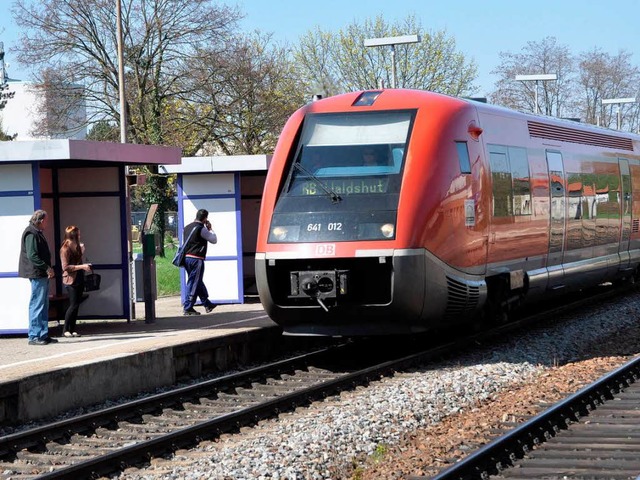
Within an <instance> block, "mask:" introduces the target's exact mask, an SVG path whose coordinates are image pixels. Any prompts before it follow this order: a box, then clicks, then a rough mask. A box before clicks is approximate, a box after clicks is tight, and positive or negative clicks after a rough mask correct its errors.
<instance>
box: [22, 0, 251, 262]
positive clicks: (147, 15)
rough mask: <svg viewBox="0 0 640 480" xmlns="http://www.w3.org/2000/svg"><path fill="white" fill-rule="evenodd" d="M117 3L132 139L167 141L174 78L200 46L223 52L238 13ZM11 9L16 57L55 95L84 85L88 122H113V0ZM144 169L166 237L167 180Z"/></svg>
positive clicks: (192, 5) (159, 1)
mask: <svg viewBox="0 0 640 480" xmlns="http://www.w3.org/2000/svg"><path fill="white" fill-rule="evenodd" d="M122 1H123V5H122V23H123V43H124V48H123V50H124V64H125V68H126V82H125V83H126V85H125V86H126V102H125V108H126V110H127V118H128V121H129V124H128V125H127V126H126V127H127V131H128V138H129V139H130V141H131V142H133V143H141V144H166V143H167V137H168V134H167V132H168V131H172V126H171V125H172V119H171V118H170V117H169V116H168V115H167V113H168V111H169V107H170V106H171V105H173V104H175V102H177V101H179V99H180V98H181V95H183V94H184V93H185V92H183V91H181V90H180V88H177V86H178V85H179V84H180V79H181V78H182V77H183V76H185V75H188V73H189V70H190V63H191V61H192V59H193V58H194V57H196V56H197V55H198V54H199V52H201V51H202V49H203V48H206V49H207V50H208V51H210V52H212V51H218V52H220V51H222V46H224V45H225V43H226V42H227V40H228V38H229V37H230V36H231V32H232V30H233V29H234V28H235V26H236V23H237V20H238V19H239V18H240V14H239V12H238V10H237V9H236V8H231V7H227V6H224V5H218V4H216V3H214V2H213V1H212V0H189V1H184V0H122ZM12 12H13V16H14V18H15V21H16V23H17V24H18V25H19V26H20V27H21V29H22V31H23V32H24V33H23V34H22V38H21V43H20V46H19V48H18V52H17V54H18V60H19V61H20V62H21V63H23V64H27V65H31V66H33V67H34V68H35V69H36V78H37V79H39V83H40V84H42V85H44V86H45V88H46V87H47V86H54V87H55V88H56V98H57V99H61V98H62V97H63V96H64V94H65V92H66V94H67V95H70V96H74V95H76V94H77V85H82V86H83V88H84V90H85V95H86V98H87V104H88V106H89V110H88V111H89V117H88V121H89V122H97V121H108V122H109V121H111V122H113V123H115V124H119V121H120V115H119V97H118V90H119V89H118V65H117V60H116V58H117V55H116V50H117V49H116V43H117V42H116V12H115V8H114V5H113V1H107V0H43V1H41V2H31V1H30V0H16V1H15V2H14V4H13V8H12ZM47 72H55V78H56V81H54V82H51V81H48V79H47V78H46V75H43V74H46V73H47ZM182 85H184V84H182ZM172 140H173V139H172ZM148 173H150V174H151V175H150V178H149V182H148V183H149V185H150V188H149V190H148V192H147V193H148V196H149V199H150V202H157V203H159V209H158V215H156V217H155V227H156V229H157V230H158V231H159V232H160V233H161V235H164V230H165V226H164V211H163V208H164V205H166V204H167V203H169V200H170V198H167V199H165V198H164V196H167V195H169V194H167V191H168V190H167V188H166V184H167V182H166V179H164V178H158V176H157V175H155V174H154V172H148ZM165 200H166V201H165ZM163 253H164V251H162V252H161V255H162V254H163Z"/></svg>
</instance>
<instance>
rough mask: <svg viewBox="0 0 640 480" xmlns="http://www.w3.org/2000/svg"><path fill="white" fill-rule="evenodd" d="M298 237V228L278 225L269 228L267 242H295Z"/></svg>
mask: <svg viewBox="0 0 640 480" xmlns="http://www.w3.org/2000/svg"><path fill="white" fill-rule="evenodd" d="M299 235H300V227H299V226H297V225H278V226H275V227H272V228H271V235H269V240H271V241H275V242H295V241H297V240H298V236H299Z"/></svg>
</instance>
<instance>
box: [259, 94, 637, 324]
mask: <svg viewBox="0 0 640 480" xmlns="http://www.w3.org/2000/svg"><path fill="white" fill-rule="evenodd" d="M372 158H374V159H375V162H371V159H372ZM256 252H257V254H256V278H257V285H258V291H259V295H260V299H261V301H262V303H263V305H264V307H265V309H266V311H267V313H268V315H269V316H270V317H271V318H272V319H273V320H274V321H275V322H277V323H278V324H279V325H281V326H282V327H283V329H284V331H285V333H289V334H304V335H314V334H317V335H375V334H388V333H394V334H395V333H412V332H423V331H427V330H429V329H437V328H440V327H451V326H455V325H456V324H460V325H465V324H468V322H471V321H475V320H476V319H478V318H482V317H484V318H498V319H505V317H508V315H509V314H510V312H511V311H512V310H513V309H514V308H516V307H517V306H519V305H522V304H526V303H527V302H531V301H539V300H541V299H545V298H546V297H547V296H553V295H558V294H560V293H563V292H569V291H574V290H579V289H582V288H586V287H589V286H592V285H597V284H600V283H603V282H607V281H612V282H616V281H624V280H627V279H633V278H635V276H636V275H637V274H638V265H639V264H640V137H639V136H637V135H633V134H627V133H623V132H619V131H612V130H608V129H604V128H599V127H594V126H589V125H583V124H580V123H578V122H571V121H568V120H561V119H555V118H549V117H542V116H536V115H531V114H526V113H521V112H516V111H512V110H508V109H505V108H501V107H497V106H493V105H488V104H484V103H480V102H475V101H472V100H465V99H461V98H454V97H450V96H446V95H441V94H436V93H432V92H426V91H417V90H403V89H386V90H374V91H360V92H353V93H348V94H344V95H339V96H335V97H331V98H327V99H323V100H319V101H315V102H312V103H310V104H308V105H306V106H304V107H303V108H301V109H299V110H298V111H297V112H295V113H294V114H293V115H292V116H291V118H290V119H289V120H288V122H287V123H286V125H285V127H284V130H283V132H282V134H281V136H280V138H279V141H278V144H277V147H276V150H275V152H274V156H273V159H272V162H271V164H270V167H269V171H268V175H267V180H266V184H265V188H264V195H263V201H262V205H261V212H260V225H259V231H258V240H257V249H256Z"/></svg>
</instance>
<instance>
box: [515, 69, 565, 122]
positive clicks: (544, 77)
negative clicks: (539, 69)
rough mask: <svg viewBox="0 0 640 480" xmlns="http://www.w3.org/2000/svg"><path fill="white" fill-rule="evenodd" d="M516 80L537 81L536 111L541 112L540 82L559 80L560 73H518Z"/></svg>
mask: <svg viewBox="0 0 640 480" xmlns="http://www.w3.org/2000/svg"><path fill="white" fill-rule="evenodd" d="M516 80H517V81H519V82H536V91H535V102H536V111H535V113H536V114H538V113H540V108H539V107H538V82H548V81H552V80H558V75H556V74H555V73H541V74H538V75H516Z"/></svg>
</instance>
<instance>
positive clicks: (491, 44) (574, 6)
mask: <svg viewBox="0 0 640 480" xmlns="http://www.w3.org/2000/svg"><path fill="white" fill-rule="evenodd" d="M4 2H6V3H7V4H8V3H9V0H4ZM4 2H3V3H4ZM224 3H228V4H233V3H234V2H231V1H227V2H224ZM114 4H115V3H114ZM237 4H238V5H239V7H240V8H241V9H242V10H243V11H244V13H245V19H244V20H243V21H242V23H241V28H242V29H243V30H246V31H252V30H255V29H259V30H261V31H263V32H272V33H273V34H274V37H275V38H276V39H277V40H284V41H289V42H295V41H296V40H297V39H298V38H299V37H300V36H301V35H302V34H304V33H305V32H306V31H308V30H310V29H313V28H315V26H317V25H319V26H320V27H321V28H322V29H323V30H330V31H337V30H339V29H341V28H344V27H346V26H347V25H348V24H350V23H351V22H353V21H354V20H355V19H364V18H368V17H375V16H376V15H379V14H382V15H383V16H384V17H385V18H386V19H387V20H388V21H390V22H391V21H394V20H401V19H403V18H404V17H406V16H407V15H409V14H415V15H416V16H417V17H418V18H419V19H420V20H421V22H422V24H423V26H424V27H425V29H427V30H446V32H447V33H448V34H449V35H450V36H451V37H453V38H454V39H455V40H456V44H457V47H458V50H459V51H461V52H463V53H464V54H465V55H467V56H468V57H469V58H473V59H474V60H475V62H476V63H477V65H478V79H477V80H476V82H475V83H476V84H477V85H478V86H479V87H480V88H479V90H478V91H477V92H476V93H477V94H478V95H486V94H487V93H488V92H489V91H491V90H492V89H493V83H494V81H495V78H494V77H493V76H492V75H491V74H490V72H491V71H492V70H493V69H494V68H495V67H496V66H497V65H498V64H499V61H500V59H499V56H498V54H499V52H501V51H508V52H513V53H515V52H518V51H520V50H521V49H522V47H524V46H525V45H526V44H527V42H529V41H535V42H538V41H540V40H542V39H543V38H545V37H548V36H553V37H556V38H557V39H558V42H559V43H560V44H562V45H566V46H568V47H569V50H570V51H571V52H572V53H574V54H577V53H581V52H584V51H588V50H591V49H592V48H594V47H599V48H601V49H602V50H603V51H605V52H608V53H610V54H612V55H615V54H617V53H618V52H619V51H620V50H623V49H624V50H627V51H629V52H631V53H632V54H633V57H632V61H633V63H634V64H635V65H640V51H639V50H640V28H639V27H638V16H639V14H640V0H609V1H605V0H537V1H536V2H525V1H519V0H484V1H469V0H464V1H463V0H384V1H383V0H322V1H319V2H314V1H310V0H238V1H237ZM3 10H4V12H7V11H8V8H7V7H6V6H5V8H4V9H3ZM406 33H407V34H409V33H412V32H406ZM18 36H19V32H18V31H17V29H16V26H15V25H14V23H13V19H12V18H11V16H10V15H4V14H3V15H2V16H1V17H0V41H3V42H4V47H5V51H6V52H7V53H6V56H5V60H6V61H7V62H9V63H10V67H9V69H8V70H9V74H10V76H11V77H12V78H20V79H26V76H27V75H26V73H25V71H24V70H22V69H21V67H20V66H19V65H18V64H17V62H16V61H15V60H14V58H13V57H12V55H11V47H12V45H13V44H15V43H16V42H17V40H18ZM531 73H538V72H531ZM639 88H640V86H639ZM636 93H637V92H629V94H630V96H632V95H635V94H636Z"/></svg>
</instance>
